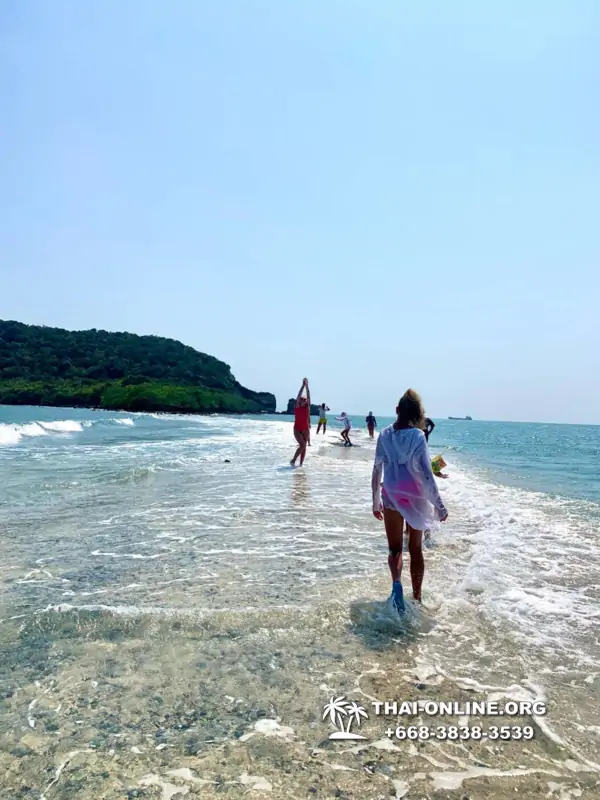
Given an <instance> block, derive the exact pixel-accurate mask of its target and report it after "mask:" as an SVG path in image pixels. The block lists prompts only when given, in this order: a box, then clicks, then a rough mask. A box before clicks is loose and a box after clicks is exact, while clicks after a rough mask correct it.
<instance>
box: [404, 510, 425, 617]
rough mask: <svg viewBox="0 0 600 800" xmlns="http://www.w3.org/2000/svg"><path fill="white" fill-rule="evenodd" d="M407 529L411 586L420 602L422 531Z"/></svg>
mask: <svg viewBox="0 0 600 800" xmlns="http://www.w3.org/2000/svg"><path fill="white" fill-rule="evenodd" d="M406 527H407V529H408V536H409V538H408V552H409V553H410V580H411V583H412V587H413V597H414V598H415V600H417V601H418V602H419V603H420V602H421V585H422V583H423V575H424V574H425V559H424V558H423V531H417V530H415V529H414V528H411V527H410V525H407V526H406Z"/></svg>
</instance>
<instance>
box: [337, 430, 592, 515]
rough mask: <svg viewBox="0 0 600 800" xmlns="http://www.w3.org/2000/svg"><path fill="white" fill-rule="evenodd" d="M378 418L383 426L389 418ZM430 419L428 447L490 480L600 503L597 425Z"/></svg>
mask: <svg viewBox="0 0 600 800" xmlns="http://www.w3.org/2000/svg"><path fill="white" fill-rule="evenodd" d="M351 419H352V424H353V426H356V427H358V428H361V427H362V428H364V424H365V423H364V418H363V417H358V416H354V417H351ZM377 421H378V424H379V426H380V427H381V426H385V425H389V424H391V423H392V422H393V418H391V417H379V418H378V420H377ZM434 422H435V423H436V428H435V431H434V433H433V434H432V436H431V442H430V446H431V450H432V451H436V452H437V451H438V450H447V451H448V452H449V453H452V454H453V455H452V456H451V458H452V457H454V458H455V459H458V460H459V461H460V462H461V463H463V464H465V465H468V466H469V467H470V468H471V469H473V470H475V471H477V472H478V474H481V475H485V476H486V477H487V478H489V479H490V480H495V481H498V482H502V483H505V484H507V485H510V486H519V487H521V488H524V489H534V490H538V491H541V492H547V493H549V494H551V495H559V496H564V497H579V498H582V499H585V500H591V501H594V502H597V503H600V425H559V424H547V423H539V422H480V421H477V420H472V421H467V420H434ZM338 424H339V423H335V422H333V425H334V426H335V425H338ZM446 460H447V459H446Z"/></svg>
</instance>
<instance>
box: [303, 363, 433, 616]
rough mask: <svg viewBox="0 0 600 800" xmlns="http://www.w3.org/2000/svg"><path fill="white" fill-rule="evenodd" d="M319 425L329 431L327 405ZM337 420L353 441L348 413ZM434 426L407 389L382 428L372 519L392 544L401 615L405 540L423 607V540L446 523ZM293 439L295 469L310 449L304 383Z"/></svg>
mask: <svg viewBox="0 0 600 800" xmlns="http://www.w3.org/2000/svg"><path fill="white" fill-rule="evenodd" d="M319 409H320V410H319V425H318V427H317V433H319V431H320V430H321V429H322V430H323V433H325V431H326V430H327V416H326V412H327V411H329V408H328V406H327V405H326V404H325V403H323V404H321V406H319ZM336 419H337V420H339V421H341V422H343V423H344V430H343V431H342V434H341V435H342V438H343V439H344V442H345V444H351V442H350V436H349V434H350V430H351V428H352V424H351V422H350V419H349V417H348V415H347V414H346V412H342V414H341V415H340V416H339V417H336ZM365 421H366V423H367V429H368V431H369V437H370V438H371V439H372V438H374V434H375V428H376V427H377V420H376V419H375V417H374V416H373V414H372V412H369V415H368V416H367V418H366V420H365ZM434 428H435V424H434V423H433V421H432V420H431V419H429V417H426V416H425V412H424V409H423V403H422V401H421V397H420V396H419V394H418V393H417V392H415V391H414V390H413V389H408V390H407V391H406V392H405V393H404V394H403V395H402V397H401V398H400V400H399V401H398V405H397V406H396V420H395V422H393V423H392V424H391V425H388V426H387V427H386V428H384V429H383V430H382V431H381V432H380V434H379V436H378V438H377V446H376V448H375V463H374V465H373V472H372V477H371V490H372V498H373V515H374V516H375V517H376V519H378V520H382V521H383V523H384V525H385V532H386V536H387V542H388V550H389V552H388V566H389V569H390V573H391V578H392V593H391V597H390V601H391V603H392V605H393V607H394V608H395V610H396V611H397V612H398V613H399V614H403V613H404V611H405V603H404V591H403V588H402V581H401V577H402V566H403V559H402V551H403V544H404V535H405V533H406V534H408V552H409V555H410V578H411V583H412V590H413V598H414V599H415V600H416V601H417V602H419V603H420V602H421V587H422V584H423V574H424V572H425V562H424V559H423V535H424V533H427V532H428V531H429V530H430V529H431V528H432V527H433V525H434V524H435V522H436V521H440V522H444V521H445V520H446V519H447V518H448V511H447V509H446V506H445V505H444V502H443V500H442V498H441V496H440V493H439V489H438V486H437V482H436V476H437V477H440V478H446V477H447V475H445V474H444V473H442V471H441V470H442V469H443V467H445V466H446V464H445V462H444V461H443V459H442V458H441V457H440V456H438V458H437V459H434V460H433V462H432V459H431V456H430V454H429V448H428V441H429V436H430V435H431V432H432V431H433V429H434ZM294 436H295V438H296V441H297V442H298V448H297V450H296V453H295V454H294V458H293V459H292V461H291V464H292V466H295V465H296V461H297V460H298V458H299V459H300V464H303V463H304V458H305V456H306V447H307V446H308V445H310V390H309V388H308V380H307V379H306V378H305V379H304V380H303V382H302V386H301V387H300V391H299V392H298V396H297V398H296V404H295V409H294Z"/></svg>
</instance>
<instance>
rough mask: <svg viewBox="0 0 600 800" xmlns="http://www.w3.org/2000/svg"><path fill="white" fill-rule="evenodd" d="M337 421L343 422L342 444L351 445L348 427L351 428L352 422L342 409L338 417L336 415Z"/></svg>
mask: <svg viewBox="0 0 600 800" xmlns="http://www.w3.org/2000/svg"><path fill="white" fill-rule="evenodd" d="M336 419H337V421H338V422H343V423H344V430H343V431H342V439H343V440H344V444H345V445H346V447H351V446H352V442H351V441H350V429H351V428H352V423H351V422H350V417H349V416H348V414H346V412H345V411H342V413H341V415H340V416H339V417H336Z"/></svg>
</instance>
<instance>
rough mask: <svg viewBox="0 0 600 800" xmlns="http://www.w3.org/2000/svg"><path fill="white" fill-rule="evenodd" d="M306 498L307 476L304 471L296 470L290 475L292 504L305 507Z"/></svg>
mask: <svg viewBox="0 0 600 800" xmlns="http://www.w3.org/2000/svg"><path fill="white" fill-rule="evenodd" d="M308 496H309V490H308V475H307V474H306V472H305V471H304V470H297V471H296V472H294V473H292V504H293V505H295V506H299V505H306V503H307V502H308Z"/></svg>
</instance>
